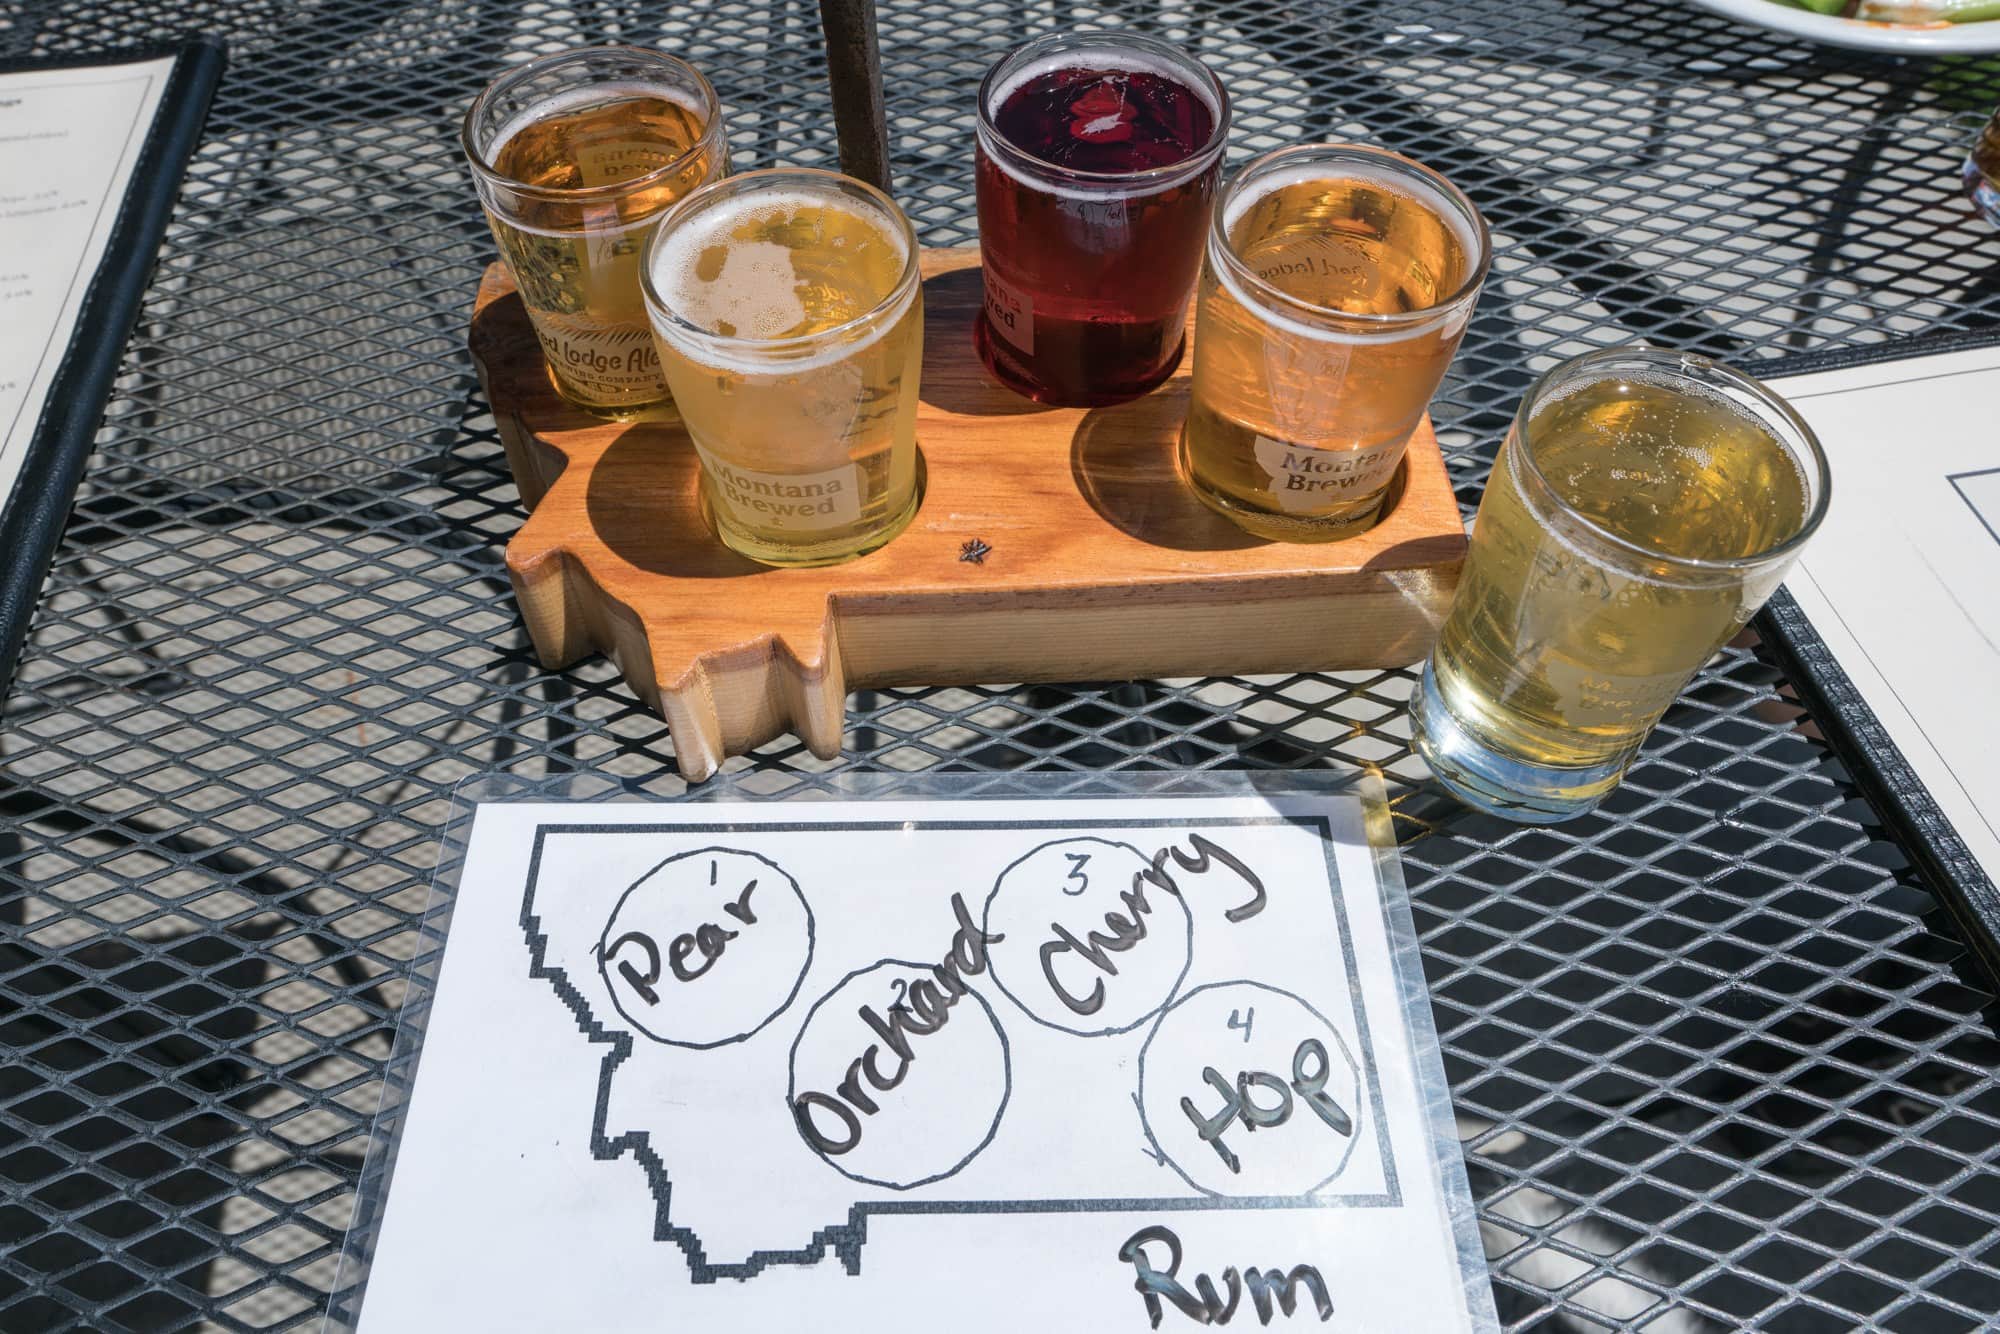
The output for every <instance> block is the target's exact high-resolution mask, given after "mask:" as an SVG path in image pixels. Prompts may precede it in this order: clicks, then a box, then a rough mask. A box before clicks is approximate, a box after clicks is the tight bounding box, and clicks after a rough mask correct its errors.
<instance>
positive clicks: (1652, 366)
mask: <svg viewBox="0 0 2000 1334" xmlns="http://www.w3.org/2000/svg"><path fill="white" fill-rule="evenodd" d="M1619 362H1625V363H1630V364H1635V365H1637V366H1638V367H1641V368H1643V369H1645V370H1649V371H1652V372H1655V373H1658V372H1665V373H1667V374H1668V375H1671V376H1672V377H1674V378H1676V379H1679V380H1701V379H1706V380H1707V381H1708V382H1710V383H1718V384H1719V385H1720V386H1721V387H1725V388H1728V389H1733V390H1735V391H1737V392H1738V393H1741V394H1743V395H1745V396H1746V397H1748V398H1749V399H1750V400H1751V401H1752V402H1753V403H1755V404H1756V405H1757V408H1759V409H1761V410H1763V411H1765V412H1768V413H1770V414H1771V415H1772V416H1774V417H1776V418H1777V419H1778V420H1779V421H1780V422H1781V423H1783V424H1784V425H1785V426H1787V427H1789V428H1790V429H1791V431H1792V432H1793V433H1794V434H1795V436H1796V440H1791V439H1786V438H1785V437H1784V434H1783V433H1782V432H1774V434H1777V435H1778V437H1779V443H1781V444H1783V445H1784V446H1785V451H1786V453H1787V454H1788V455H1790V456H1792V458H1793V459H1794V460H1795V461H1796V462H1797V463H1798V464H1799V475H1800V478H1801V480H1802V481H1804V482H1805V483H1806V484H1807V485H1808V486H1809V487H1811V488H1813V491H1814V494H1813V495H1812V498H1811V500H1812V503H1811V505H1810V507H1809V508H1808V509H1807V511H1806V516H1805V518H1804V519H1803V520H1802V521H1801V522H1800V524H1799V528H1798V531H1797V532H1795V533H1793V534H1791V535H1790V536H1789V537H1786V538H1785V539H1783V540H1782V541H1779V542H1777V543H1774V544H1773V545H1771V546H1768V547H1766V548H1764V549H1763V550H1762V551H1757V552H1753V553H1751V554H1750V555H1748V556H1730V557H1723V558H1719V559H1712V558H1707V557H1701V556H1679V555H1675V554H1673V553H1672V552H1667V551H1660V550H1657V549H1655V548H1653V547H1650V546H1647V545H1646V544H1645V543H1643V542H1635V541H1633V540H1632V539H1631V538H1629V537H1625V536H1623V535H1622V534H1619V533H1616V532H1613V531H1612V530H1611V529H1609V528H1606V527H1604V526H1603V525H1602V524H1600V523H1598V522H1597V521H1596V520H1594V519H1591V518H1590V517H1588V516H1587V515H1585V514H1583V513H1582V512H1580V511H1579V510H1578V509H1577V508H1576V507H1575V506H1574V505H1572V504H1570V503H1569V501H1568V500H1566V499H1564V498H1563V495H1562V493H1561V492H1559V491H1557V490H1556V489H1555V487H1554V486H1552V485H1550V483H1549V479H1548V475H1547V474H1546V473H1544V472H1543V471H1542V465H1541V463H1540V461H1539V460H1537V459H1536V458H1535V455H1534V450H1533V449H1532V448H1530V447H1527V446H1523V447H1522V448H1520V449H1509V450H1507V451H1506V454H1507V457H1508V459H1510V460H1516V459H1518V460H1519V461H1520V463H1521V465H1522V466H1525V468H1526V471H1527V474H1528V476H1530V477H1532V478H1533V479H1534V480H1535V483H1536V486H1537V488H1538V489H1539V490H1540V491H1542V492H1543V493H1544V494H1546V495H1547V496H1548V497H1549V499H1550V501H1551V502H1552V503H1553V504H1554V505H1555V507H1556V509H1557V510H1558V511H1559V512H1560V514H1561V515H1562V517H1563V518H1564V519H1566V520H1568V521H1569V522H1572V523H1575V524H1577V525H1579V526H1581V527H1582V528H1583V529H1584V531H1585V532H1587V533H1589V534H1590V536H1591V537H1592V538H1593V539H1594V540H1597V541H1601V542H1603V543H1605V544H1606V545H1608V546H1610V547H1612V548H1613V549H1615V550H1617V551H1619V552H1620V553H1623V554H1625V555H1628V556H1637V557H1639V558H1641V559H1643V560H1646V561H1649V562H1651V563H1654V564H1658V565H1666V566H1670V567H1672V568H1675V569H1681V570H1687V571H1691V572H1697V573H1711V574H1721V573H1733V572H1739V571H1743V570H1755V569H1758V568H1760V567H1765V566H1770V565H1774V564H1777V563H1779V562H1781V561H1783V560H1784V559H1785V558H1786V557H1788V556H1790V555H1792V554H1793V553H1795V552H1797V551H1798V549H1799V548H1800V547H1802V546H1804V545H1805V543H1806V540H1807V539H1808V538H1810V537H1811V536H1812V535H1813V534H1814V533H1815V532H1817V531H1818V529H1819V526H1820V522H1821V521H1822V520H1823V519H1825V518H1826V511H1827V506H1828V504H1829V503H1830V501H1831V500H1832V497H1833V470H1832V468H1831V466H1830V465H1829V464H1828V462H1827V457H1826V450H1825V449H1824V448H1822V447H1821V445H1820V443H1819V436H1818V435H1816V434H1814V432H1813V429H1812V427H1810V426H1808V425H1807V424H1806V421H1805V418H1803V417H1801V416H1800V415H1799V413H1798V409H1796V408H1794V407H1793V406H1792V405H1791V404H1790V403H1788V402H1786V401H1785V399H1784V398H1783V397H1782V396H1781V395H1780V394H1779V393H1778V392H1777V391H1776V390H1774V389H1772V388H1771V387H1770V386H1768V385H1766V384H1765V383H1764V382H1763V381H1761V380H1758V379H1756V378H1754V377H1753V376H1749V375H1745V374H1744V373H1743V372H1742V371H1739V370H1737V369H1736V368H1735V367H1733V366H1729V365H1726V364H1724V363H1723V362H1720V361H1716V360H1714V359H1713V358H1711V357H1704V356H1702V355H1701V354H1700V353H1697V352H1681V351H1676V350H1674V349H1672V348H1659V347H1651V346H1648V345H1647V344H1644V343H1624V344H1620V345H1619V346H1616V347H1605V348H1599V349H1597V350H1596V351H1594V352H1585V353H1583V354H1582V355H1580V356H1575V357H1571V358H1569V359H1568V360H1567V361H1562V362H1558V363H1557V364H1556V365H1554V366H1551V367H1550V368H1549V369H1548V370H1546V371H1543V372H1542V373H1541V375H1539V376H1538V377H1536V379H1535V382H1534V383H1533V384H1531V385H1529V386H1528V392H1527V393H1525V394H1523V395H1522V396H1521V406H1520V408H1519V409H1517V410H1516V412H1515V414H1514V429H1513V439H1514V441H1515V442H1516V443H1519V442H1520V441H1522V440H1523V439H1525V438H1526V437H1527V433H1528V420H1529V416H1530V412H1531V410H1532V409H1533V408H1535V407H1536V406H1538V405H1539V404H1540V402H1541V400H1542V399H1543V398H1544V397H1546V396H1547V394H1548V393H1549V392H1550V391H1551V390H1552V389H1554V388H1556V387H1558V386H1559V385H1560V384H1563V383H1565V382H1567V381H1569V380H1571V379H1575V378H1579V377H1581V376H1583V375H1585V374H1587V373H1589V372H1592V371H1598V370H1600V369H1601V368H1604V367H1609V366H1611V365H1613V364H1615V363H1619ZM1590 378H1593V379H1604V378H1607V377H1606V376H1604V375H1595V376H1591V377H1590ZM1738 406H1739V407H1741V406H1742V405H1738ZM1800 446H1803V450H1801V448H1800ZM1801 452H1803V453H1804V454H1805V456H1806V458H1805V459H1800V458H1799V455H1800V453H1801ZM1807 460H1810V463H1811V466H1810V467H1807V466H1806V462H1807ZM1490 484H1491V483H1490V482H1489V485H1490Z"/></svg>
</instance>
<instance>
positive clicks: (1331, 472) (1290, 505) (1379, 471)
mask: <svg viewBox="0 0 2000 1334" xmlns="http://www.w3.org/2000/svg"><path fill="white" fill-rule="evenodd" d="M1252 448H1253V449H1254V450H1255V452H1256V456H1257V465H1258V466H1259V467H1260V468H1262V469H1263V470H1264V475H1265V476H1266V477H1268V478H1269V479H1270V489H1271V497H1272V499H1274V500H1275V501H1277V503H1278V507H1279V508H1280V509H1283V510H1285V511H1286V512H1287V513H1292V514H1312V513H1314V512H1316V511H1319V510H1326V509H1334V508H1338V507H1339V506H1341V505H1343V504H1345V503H1347V502H1348V501H1351V500H1358V499H1360V498H1361V497H1363V496H1368V495H1372V494H1374V493H1375V492H1376V491H1379V490H1381V489H1382V488H1383V487H1385V486H1387V485H1388V484H1389V478H1390V477H1391V476H1393V475H1394V474H1395V471H1396V465H1397V464H1398V463H1400V462H1402V458H1403V449H1402V445H1401V443H1400V442H1399V443H1398V444H1395V445H1377V446H1376V447H1375V448H1373V449H1312V448H1310V447H1308V446H1305V445H1292V444H1287V443H1285V442H1284V441H1282V440H1273V439H1271V438H1270V437H1269V436H1266V435H1260V436H1258V437H1257V438H1256V441H1255V443H1254V444H1253V445H1252Z"/></svg>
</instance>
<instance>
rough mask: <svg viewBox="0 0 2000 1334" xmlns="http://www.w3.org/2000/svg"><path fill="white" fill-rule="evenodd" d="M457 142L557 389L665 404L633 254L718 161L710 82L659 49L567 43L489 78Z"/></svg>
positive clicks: (622, 403)
mask: <svg viewBox="0 0 2000 1334" xmlns="http://www.w3.org/2000/svg"><path fill="white" fill-rule="evenodd" d="M461 140H462V142H463V145H464V148H465V156H466V160H467V161H468V162H470V163H471V164H472V175H473V178H474V180H475V181H476V182H477V183H478V186H479V198H480V202H481V203H482V204H483V205H485V208H486V220H487V222H488V223H489V224H491V226H492V228H493V239H494V240H495V241H496V242H497V243H498V244H499V246H500V258H501V259H502V260H503V261H504V262H505V263H506V265H507V269H508V272H510V273H511V274H513V276H514V285H515V286H516V287H517V288H518V289H519V290H520V293H521V302H522V304H523V305H525V306H526V307H527V309H528V318H529V320H530V322H532V323H533V325H534V328H535V336H536V337H537V338H538V339H539V340H540V341H541V345H542V353H543V355H544V356H545V357H546V358H547V360H548V363H549V373H550V375H551V376H552V377H553V378H554V380H555V386H556V388H557V389H558V390H560V391H561V392H562V394H563V396H564V397H565V398H567V399H569V400H570V401H571V402H573V403H575V404H577V405H578V406H579V407H583V408H587V409H589V410H590V411H592V412H597V413H601V414H604V415H608V416H614V417H622V416H630V415H634V414H636V413H638V412H641V411H643V410H644V409H646V408H648V407H651V406H653V405H655V404H657V403H660V402H662V401H664V400H665V399H666V397H667V383H666V380H665V379H664V378H663V377H662V375H661V373H660V361H659V353H658V351H657V350H656V349H655V347H654V344H653V335H652V332H651V330H650V329H648V327H647V324H646V310H645V304H644V302H643V300H642V299H641V297H640V294H639V254H640V251H641V250H642V249H643V248H644V246H645V243H646V237H647V236H648V235H649V234H650V233H651V231H652V229H653V227H654V225H655V224H657V223H658V222H659V220H660V217H661V215H662V214H664V213H665V212H666V211H667V209H668V208H670V207H672V206H673V204H674V203H675V202H676V201H677V200H680V199H683V198H685V197H686V196H687V195H688V194H689V193H690V192H691V191H693V190H694V189H695V188H696V187H697V186H700V185H702V184H704V183H705V182H708V181H712V180H715V179H717V178H719V177H721V176H722V175H724V174H725V173H726V172H727V171H728V169H729V148H728V143H727V141H726V140H725V139H724V138H723V132H722V107H721V104H720V103H719V102H717V100H716V97H715V89H713V88H711V87H709V84H708V80H707V79H704V78H703V77H702V76H701V74H700V73H699V72H698V71H697V70H696V69H695V68H694V67H693V66H692V65H690V64H688V63H687V62H686V61H684V60H677V59H675V58H674V57H673V56H669V55H663V54H661V53H660V52H657V51H646V50H641V49H640V48H638V47H628V46H605V47H588V48H584V49H582V50H576V51H565V52H563V53H561V54H559V55H553V56H547V57H544V58H542V59H540V60H533V61H529V62H528V63H527V64H525V65H521V66H519V67H518V68H515V69H511V70H509V71H507V72H506V73H505V74H502V75H501V76H500V77H499V78H497V79H495V80H494V81H493V82H492V83H491V84H489V85H487V87H486V90H485V91H484V92H482V93H481V94H480V95H479V97H478V98H477V99H476V100H475V101H474V102H473V104H472V108H471V109H470V110H469V111H467V112H466V114H465V125H464V128H463V130H462V132H461Z"/></svg>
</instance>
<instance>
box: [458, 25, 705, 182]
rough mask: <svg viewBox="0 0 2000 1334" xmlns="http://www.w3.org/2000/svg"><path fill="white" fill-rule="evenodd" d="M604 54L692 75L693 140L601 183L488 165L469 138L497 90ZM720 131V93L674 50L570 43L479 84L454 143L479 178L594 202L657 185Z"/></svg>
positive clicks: (483, 152) (484, 151)
mask: <svg viewBox="0 0 2000 1334" xmlns="http://www.w3.org/2000/svg"><path fill="white" fill-rule="evenodd" d="M605 55H617V56H624V57H628V58H631V57H639V58H643V59H645V60H649V61H657V62H659V63H661V64H665V65H668V66H671V67H672V68H674V69H675V70H676V71H677V72H679V73H682V74H685V75H688V76H689V77H691V78H692V79H693V80H694V84H695V87H696V88H698V89H700V91H701V98H702V105H701V112H702V116H703V120H702V127H701V133H700V134H699V135H698V136H696V138H695V141H694V142H693V143H692V144H690V145H688V147H687V150H686V151H685V152H683V153H681V154H680V155H679V156H678V157H676V158H674V159H673V160H671V161H669V162H664V163H662V164H660V165H659V166H657V167H654V168H653V169H652V170H650V171H647V172H643V173H641V174H640V175H637V176H633V177H629V178H628V179H626V180H622V181H612V182H609V183H607V184H604V185H581V186H575V187H562V186H549V185H534V184H531V183H530V182H527V181H522V180H516V179H515V178H514V177H512V176H509V175H508V174H507V173H506V172H503V171H501V170H500V169H499V168H498V167H496V166H494V165H493V163H492V162H491V161H490V160H489V151H490V150H489V149H481V148H479V147H477V146H476V145H475V144H474V142H473V123H474V121H475V120H476V119H477V118H478V116H479V113H480V112H481V111H483V110H485V109H486V108H487V107H488V106H489V105H490V104H491V103H492V101H493V100H494V99H495V98H496V97H498V96H499V95H500V94H501V93H503V92H511V91H512V90H513V89H514V87H515V86H516V85H519V84H521V83H525V82H526V81H527V80H528V79H530V78H532V77H534V76H536V75H539V74H544V73H547V72H548V71H549V70H552V69H559V68H561V67H562V66H564V65H569V64H582V63H584V62H585V61H588V60H591V59H593V58H596V57H600V56H605ZM721 137H722V99H721V98H719V97H718V96H716V92H715V86H714V85H713V84H711V83H710V82H709V81H708V76H707V75H705V74H703V73H702V72H701V71H700V70H698V69H696V68H695V67H694V66H693V65H692V64H690V63H688V62H687V61H685V60H683V59H681V58H680V57H679V56H676V55H669V54H668V53H667V52H665V51H655V50H653V49H652V48H651V47H645V46H628V45H621V44H618V43H606V44H603V45H599V46H578V47H572V48H571V49H569V50H567V51H557V52H555V53H554V54H553V55H546V56H537V57H535V58H534V59H533V60H529V61H525V62H523V63H522V64H519V65H516V66H514V67H513V68H511V69H507V70H503V71H502V72H501V73H499V74H497V75H495V76H494V78H493V80H492V81H491V82H490V83H488V84H487V85H486V86H485V87H484V88H482V89H480V90H479V96H477V97H475V98H473V99H472V105H471V106H469V107H467V108H466V109H465V118H464V119H463V120H462V121H460V122H459V129H458V145H459V148H460V149H461V150H462V151H463V152H464V154H465V160H466V161H467V162H468V163H470V164H471V166H472V170H473V171H474V172H475V173H476V174H477V175H478V176H479V177H480V178H481V179H483V180H485V181H487V182H489V183H491V184H494V185H498V186H501V187H503V188H505V189H507V190H509V191H511V192H513V193H515V194H521V195H527V196H529V197H531V198H534V199H539V200H544V201H547V202H550V203H566V204H583V203H594V202H596V201H597V200H600V199H616V198H618V197H620V196H621V195H626V194H630V193H633V192H634V191H638V190H643V189H647V188H649V187H651V186H654V185H657V184H659V183H660V182H661V181H664V180H666V179H667V178H668V177H670V176H673V175H674V174H676V173H678V172H679V171H680V170H681V169H682V168H683V167H685V166H686V165H687V164H688V163H689V162H690V161H692V160H693V159H694V158H695V157H696V156H697V155H699V154H701V153H704V152H706V151H708V150H709V149H711V148H713V147H714V146H715V141H716V140H718V139H720V138H721Z"/></svg>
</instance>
